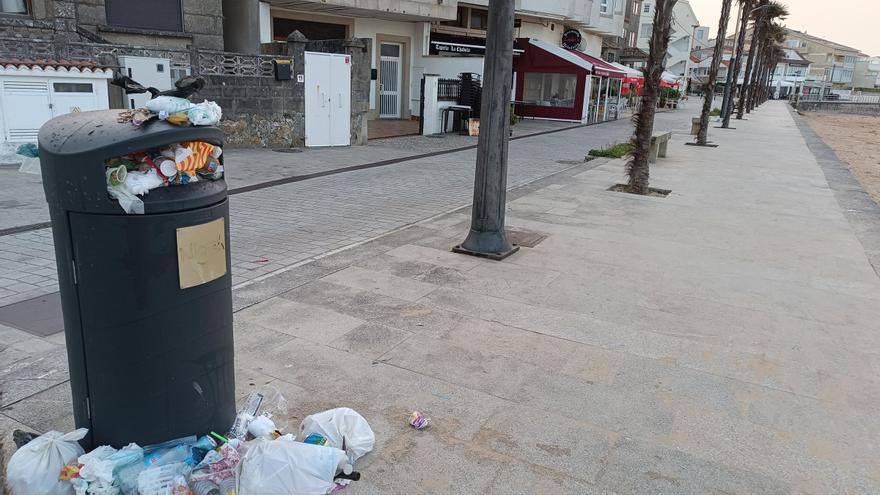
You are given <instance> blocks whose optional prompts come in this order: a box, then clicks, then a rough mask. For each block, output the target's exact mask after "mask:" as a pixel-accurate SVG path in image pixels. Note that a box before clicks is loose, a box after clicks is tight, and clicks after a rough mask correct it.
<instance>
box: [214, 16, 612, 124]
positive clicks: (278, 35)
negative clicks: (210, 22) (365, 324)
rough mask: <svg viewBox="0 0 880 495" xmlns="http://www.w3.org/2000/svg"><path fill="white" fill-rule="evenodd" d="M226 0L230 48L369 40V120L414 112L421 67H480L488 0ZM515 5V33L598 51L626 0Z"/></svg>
mask: <svg viewBox="0 0 880 495" xmlns="http://www.w3.org/2000/svg"><path fill="white" fill-rule="evenodd" d="M229 4H235V8H236V9H237V12H238V14H237V15H235V16H234V17H232V18H231V17H230V16H229V15H227V17H226V20H227V22H226V24H225V32H226V33H227V35H226V46H227V49H231V50H233V51H240V52H245V53H256V52H258V51H259V50H260V44H265V43H270V42H273V41H283V40H285V39H287V36H289V35H290V34H291V33H292V32H294V31H299V32H301V33H302V34H303V35H305V37H306V38H308V39H310V40H319V39H324V38H326V39H338V38H349V37H357V38H367V39H370V40H372V50H373V53H372V63H373V65H372V69H373V74H372V81H371V83H370V84H371V88H370V112H369V115H370V118H372V119H375V118H391V119H395V118H402V119H406V118H409V117H410V116H414V115H417V114H418V112H419V97H420V81H421V79H422V75H424V74H439V75H440V76H441V77H444V78H452V77H457V76H458V74H460V73H463V72H471V73H476V74H482V72H483V57H484V54H485V38H486V27H487V24H488V20H489V14H488V0H471V1H468V2H463V1H459V0H441V1H438V0H378V1H377V0H316V1H296V2H291V1H289V0H267V1H258V0H225V1H224V8H225V9H226V8H227V6H228V5H229ZM516 6H517V14H516V24H515V32H514V35H515V36H516V37H517V38H537V39H540V40H542V41H546V42H548V43H553V44H555V45H557V46H558V45H561V44H562V42H563V36H564V35H566V33H568V34H569V35H570V36H569V38H568V41H569V42H570V40H571V39H572V38H575V39H579V40H580V43H579V44H578V45H577V47H576V48H577V49H579V50H581V51H583V52H584V53H588V54H591V55H594V56H596V57H598V56H600V54H601V51H602V39H603V37H604V36H612V35H613V36H619V35H620V34H621V33H622V32H623V29H624V18H625V6H626V0H517V2H516ZM229 8H230V9H231V8H232V6H230V7H229ZM227 10H228V9H227ZM244 10H247V12H243V11H244ZM573 31H574V32H576V33H577V36H576V37H575V36H571V34H572V32H573Z"/></svg>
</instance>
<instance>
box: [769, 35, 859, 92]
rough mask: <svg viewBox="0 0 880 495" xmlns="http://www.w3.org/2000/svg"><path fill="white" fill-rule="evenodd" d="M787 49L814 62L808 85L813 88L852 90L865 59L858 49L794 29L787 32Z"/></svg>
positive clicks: (809, 72) (809, 73) (806, 81)
mask: <svg viewBox="0 0 880 495" xmlns="http://www.w3.org/2000/svg"><path fill="white" fill-rule="evenodd" d="M784 47H785V48H788V49H791V50H794V51H796V52H797V53H799V54H800V55H801V56H802V57H803V58H804V59H805V60H807V61H809V62H810V70H809V71H808V72H807V74H806V75H805V83H806V84H807V86H811V87H826V88H838V89H849V88H852V86H853V77H854V75H855V69H856V62H857V61H858V60H859V59H861V58H864V56H865V55H864V54H863V53H861V51H859V50H858V49H856V48H852V47H849V46H846V45H841V44H840V43H835V42H833V41H829V40H826V39H823V38H819V37H818V36H813V35H810V34H807V33H803V32H800V31H795V30H794V29H786V36H785V43H784Z"/></svg>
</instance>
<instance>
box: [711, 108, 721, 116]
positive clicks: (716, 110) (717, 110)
mask: <svg viewBox="0 0 880 495" xmlns="http://www.w3.org/2000/svg"><path fill="white" fill-rule="evenodd" d="M709 116H710V117H719V116H721V109H720V108H713V109H712V111H711V112H709Z"/></svg>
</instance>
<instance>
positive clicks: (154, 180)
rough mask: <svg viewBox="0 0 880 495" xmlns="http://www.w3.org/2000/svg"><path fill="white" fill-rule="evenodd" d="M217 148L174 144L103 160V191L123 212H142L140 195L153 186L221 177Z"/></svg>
mask: <svg viewBox="0 0 880 495" xmlns="http://www.w3.org/2000/svg"><path fill="white" fill-rule="evenodd" d="M222 153H223V150H222V149H221V148H220V147H219V146H214V145H213V144H210V143H206V142H204V141H188V142H183V143H175V144H171V145H168V146H163V147H161V148H153V149H150V150H146V151H141V152H138V153H132V154H130V155H124V156H117V157H114V158H111V159H109V160H107V162H106V163H105V165H106V175H107V192H108V193H110V196H111V197H112V198H114V199H116V200H117V201H119V205H120V206H122V209H123V210H125V212H126V213H137V214H143V213H144V203H143V200H141V199H140V198H138V196H143V195H145V194H147V193H148V192H150V191H151V190H153V189H156V188H157V187H167V186H183V185H187V184H191V183H193V182H198V181H199V180H218V179H222V178H223V165H222V164H221V163H220V155H221V154H222Z"/></svg>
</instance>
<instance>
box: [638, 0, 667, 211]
mask: <svg viewBox="0 0 880 495" xmlns="http://www.w3.org/2000/svg"><path fill="white" fill-rule="evenodd" d="M677 1H678V0H658V1H657V3H656V5H655V6H654V29H653V31H652V32H651V40H650V41H649V42H648V62H647V65H646V66H645V68H644V75H645V87H644V89H643V91H642V102H641V105H640V106H641V108H639V111H638V112H637V113H635V114H634V115H633V121H634V122H635V132H634V133H633V137H632V141H631V142H632V144H633V152H632V158H630V160H629V162H627V164H626V173H627V176H628V181H629V182H628V184H627V186H628V188H627V189H628V191H629V192H631V193H635V194H648V191H649V189H648V180H649V178H650V170H649V164H648V157H649V156H650V151H651V134H652V133H653V132H654V114H655V113H656V111H657V99H658V96H659V93H660V78H661V77H662V76H663V70H664V69H665V65H666V50H667V49H668V48H669V35H670V32H671V31H672V8H673V7H675V3H676V2H677Z"/></svg>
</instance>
